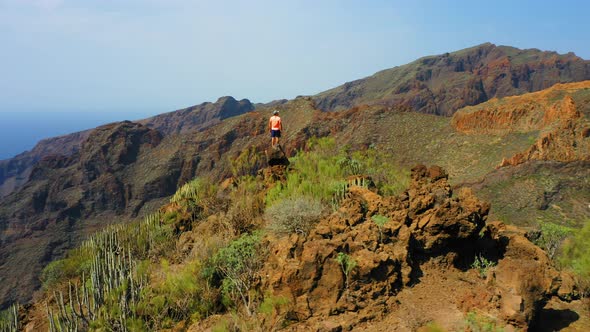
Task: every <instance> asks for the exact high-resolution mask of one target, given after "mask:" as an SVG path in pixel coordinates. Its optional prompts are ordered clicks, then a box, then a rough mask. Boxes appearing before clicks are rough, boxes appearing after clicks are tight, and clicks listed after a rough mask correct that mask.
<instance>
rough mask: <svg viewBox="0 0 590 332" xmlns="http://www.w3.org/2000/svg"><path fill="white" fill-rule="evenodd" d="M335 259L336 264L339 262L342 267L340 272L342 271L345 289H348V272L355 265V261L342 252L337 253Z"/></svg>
mask: <svg viewBox="0 0 590 332" xmlns="http://www.w3.org/2000/svg"><path fill="white" fill-rule="evenodd" d="M336 261H337V262H338V264H340V268H342V273H344V285H345V287H346V289H348V286H349V277H350V273H351V272H352V270H354V268H355V267H356V266H357V262H356V261H355V260H354V259H353V258H352V257H350V256H349V255H347V254H345V253H343V252H339V253H338V256H336Z"/></svg>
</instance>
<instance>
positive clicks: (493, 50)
mask: <svg viewBox="0 0 590 332" xmlns="http://www.w3.org/2000/svg"><path fill="white" fill-rule="evenodd" d="M588 79H590V62H589V61H586V60H582V59H581V58H579V57H577V56H575V55H574V54H573V53H568V54H564V55H561V54H557V53H555V52H542V51H539V50H536V49H528V50H520V49H516V48H512V47H507V46H496V45H493V44H490V43H486V44H482V45H479V46H476V47H473V48H468V49H465V50H461V51H457V52H453V53H445V54H442V55H437V56H429V57H425V58H422V59H419V60H417V61H415V62H412V63H410V64H407V65H404V66H400V67H395V68H392V69H387V70H384V71H381V72H378V73H376V74H375V75H373V76H370V77H367V78H364V79H360V80H357V81H353V82H349V83H346V84H344V85H342V86H339V87H337V88H334V89H331V90H328V91H326V92H322V93H320V94H318V95H316V96H314V99H315V100H316V102H317V104H318V107H319V108H320V109H323V110H329V111H335V110H346V109H349V108H351V107H353V106H358V105H361V104H375V103H377V104H385V105H395V106H398V107H399V106H403V107H405V108H407V109H408V110H413V111H417V112H423V113H431V114H439V115H446V116H449V115H452V114H453V113H454V112H455V111H456V110H458V109H460V108H462V107H464V106H468V105H476V104H479V103H481V102H484V101H487V100H489V99H491V98H494V97H505V96H512V95H519V94H523V93H527V92H532V91H539V90H542V89H546V88H549V87H550V86H552V85H554V84H556V83H561V82H576V81H583V80H588Z"/></svg>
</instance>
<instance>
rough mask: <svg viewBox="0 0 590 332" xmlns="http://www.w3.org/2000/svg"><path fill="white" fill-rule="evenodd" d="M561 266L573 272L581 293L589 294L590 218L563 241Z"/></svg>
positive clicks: (560, 258) (583, 294) (584, 295)
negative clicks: (575, 232) (577, 230)
mask: <svg viewBox="0 0 590 332" xmlns="http://www.w3.org/2000/svg"><path fill="white" fill-rule="evenodd" d="M558 260H559V262H560V264H561V266H562V268H564V269H567V270H570V271H572V272H573V273H574V275H575V278H576V283H577V284H578V285H577V286H578V288H579V290H580V292H581V293H582V294H581V295H582V296H583V297H587V296H589V295H590V220H588V221H586V223H585V225H584V227H583V228H582V229H581V230H580V231H579V232H577V234H575V235H573V236H572V237H571V238H569V239H568V240H566V241H565V243H564V246H563V251H562V254H561V255H560V257H559V259H558Z"/></svg>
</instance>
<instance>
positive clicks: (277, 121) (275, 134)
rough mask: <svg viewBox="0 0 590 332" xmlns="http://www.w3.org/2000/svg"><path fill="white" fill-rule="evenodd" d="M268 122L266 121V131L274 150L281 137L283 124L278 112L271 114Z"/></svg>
mask: <svg viewBox="0 0 590 332" xmlns="http://www.w3.org/2000/svg"><path fill="white" fill-rule="evenodd" d="M272 114H273V115H272V116H271V117H270V120H268V131H269V132H270V137H271V145H272V147H273V148H274V147H275V145H277V144H279V137H281V130H283V123H282V121H281V118H280V117H279V111H274V112H272Z"/></svg>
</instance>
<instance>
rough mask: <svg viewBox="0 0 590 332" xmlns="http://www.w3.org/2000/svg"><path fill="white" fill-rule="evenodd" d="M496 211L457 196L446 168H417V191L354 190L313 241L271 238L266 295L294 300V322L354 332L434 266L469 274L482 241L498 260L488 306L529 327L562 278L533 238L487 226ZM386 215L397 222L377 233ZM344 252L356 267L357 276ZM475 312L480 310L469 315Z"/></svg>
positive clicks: (464, 192) (485, 288)
mask: <svg viewBox="0 0 590 332" xmlns="http://www.w3.org/2000/svg"><path fill="white" fill-rule="evenodd" d="M488 211H489V204H487V203H485V202H482V201H480V200H478V199H477V198H476V197H475V196H474V195H473V193H472V192H471V191H470V190H468V189H460V190H458V191H457V193H455V194H454V193H453V190H452V189H451V187H450V185H449V184H448V182H447V174H446V173H445V171H444V170H442V169H441V168H440V167H437V166H433V167H431V168H426V167H425V166H422V165H420V166H417V167H414V168H413V169H412V182H411V185H410V188H409V189H408V190H406V191H405V192H404V193H402V194H401V195H399V196H397V197H382V196H380V195H378V194H376V193H374V192H372V191H370V190H367V189H364V188H361V187H351V188H350V190H349V194H348V198H346V199H345V200H344V201H343V202H342V204H341V206H340V209H339V210H338V211H336V212H334V213H332V214H331V215H330V216H328V217H326V218H324V219H323V220H321V221H320V222H319V223H318V225H317V226H316V227H315V228H314V229H313V230H312V231H311V232H310V233H309V235H307V236H301V235H295V234H292V235H290V236H289V237H288V238H280V239H279V238H269V247H270V258H269V260H268V262H267V264H266V265H265V267H264V269H263V271H262V273H261V276H262V282H261V285H260V286H261V289H262V290H264V291H267V292H268V291H269V292H270V293H272V294H273V295H275V296H283V297H286V298H287V299H289V300H290V303H291V307H290V311H289V313H288V315H287V316H288V318H289V319H291V320H293V321H298V322H305V324H308V325H307V326H310V325H309V322H310V321H313V320H314V319H316V318H317V319H318V320H317V321H318V322H321V321H322V319H320V318H319V317H328V316H334V315H341V316H342V317H344V316H346V317H347V318H346V319H345V320H347V322H346V324H345V325H346V326H354V325H355V324H358V323H361V322H364V321H367V320H373V319H376V320H380V319H382V318H383V317H385V316H386V315H387V314H388V313H389V312H390V311H391V310H392V309H391V308H393V307H396V306H399V303H397V302H396V301H397V299H396V295H397V294H398V293H399V292H400V291H402V290H404V289H407V288H410V287H415V286H416V285H419V283H420V277H421V275H423V272H424V271H423V270H422V269H423V263H425V262H427V261H428V262H429V264H428V266H431V265H432V264H433V263H432V262H433V260H434V261H435V262H436V263H435V265H436V268H437V269H439V270H440V269H443V270H448V277H449V278H453V276H456V275H458V274H460V273H463V272H460V269H461V268H463V269H465V265H466V264H465V262H466V261H472V259H473V257H474V255H475V253H476V252H477V251H478V250H480V249H481V248H480V247H482V244H481V243H480V242H482V241H483V242H484V243H485V244H487V249H489V250H490V252H494V253H495V254H494V255H492V256H493V257H494V258H495V259H496V260H497V259H499V261H498V266H497V269H496V270H495V271H496V272H495V273H494V274H493V276H491V277H488V282H487V284H485V285H484V284H483V283H482V285H479V286H478V287H481V290H479V292H480V293H482V294H488V295H489V296H488V297H489V299H490V301H487V302H486V304H485V306H484V309H485V310H488V311H490V312H492V311H493V313H494V315H495V316H497V317H501V319H503V320H504V321H505V322H507V323H510V324H512V325H514V326H517V327H523V326H526V325H527V324H528V323H529V322H530V321H531V320H532V319H533V317H534V315H535V312H536V310H537V309H539V308H540V307H542V304H543V303H544V302H543V301H545V300H546V299H547V297H548V296H549V295H550V294H553V293H555V292H556V291H557V289H558V284H559V278H558V274H557V272H556V271H555V270H554V269H553V268H552V267H551V265H550V262H549V260H548V258H547V256H546V255H545V254H544V252H543V251H542V250H541V249H539V248H538V247H536V246H534V245H533V244H532V243H531V242H529V241H528V240H527V239H526V238H525V237H524V233H522V234H521V233H520V232H518V231H517V230H515V229H514V228H511V227H508V226H504V225H503V224H501V223H493V224H491V225H488V226H487V227H486V226H485V220H486V216H487V213H488ZM377 215H379V216H385V217H387V218H388V219H389V220H388V222H386V223H385V224H384V225H382V226H381V227H380V226H378V225H377V223H376V222H375V221H374V220H373V217H374V216H377ZM484 227H485V228H484ZM484 231H485V232H484ZM484 233H485V241H484V240H482V238H481V236H482V235H480V234H484ZM484 247H485V246H484ZM339 254H340V255H341V254H345V255H347V257H349V258H350V259H352V260H353V261H354V262H356V266H355V267H354V268H353V269H352V270H351V271H350V272H349V273H348V274H347V273H345V271H346V266H345V265H343V264H341V263H339V261H338V260H337V257H338V255H339ZM458 269H459V270H458ZM443 274H445V273H443ZM490 278H493V280H494V281H493V282H492V281H491V280H492V279H490ZM458 291H459V290H458ZM458 293H459V292H458ZM455 296H456V294H452V295H449V298H454V297H455ZM457 302H460V301H459V300H457ZM490 303H492V304H493V305H490ZM471 309H473V305H466V306H465V307H464V308H463V310H465V312H467V311H469V310H471ZM345 325H342V326H345Z"/></svg>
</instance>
